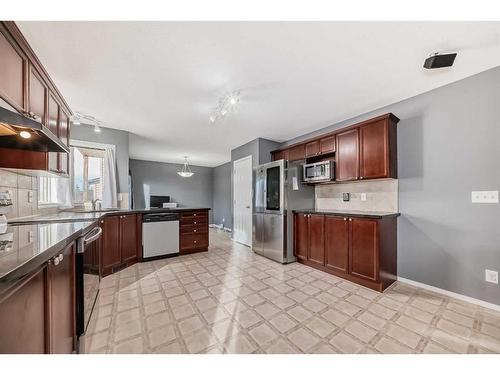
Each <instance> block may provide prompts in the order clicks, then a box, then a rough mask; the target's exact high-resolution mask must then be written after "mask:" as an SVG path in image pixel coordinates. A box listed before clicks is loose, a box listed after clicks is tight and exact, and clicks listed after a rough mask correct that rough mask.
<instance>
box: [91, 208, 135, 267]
mask: <svg viewBox="0 0 500 375" xmlns="http://www.w3.org/2000/svg"><path fill="white" fill-rule="evenodd" d="M140 218H141V215H138V214H125V215H110V216H106V217H105V218H104V219H103V220H101V221H100V225H101V226H102V233H103V234H102V238H101V246H100V247H101V276H107V275H110V274H112V273H113V272H115V271H119V270H121V269H123V268H125V267H128V266H130V265H132V264H134V263H137V261H138V260H139V258H140V253H141V238H140V237H141V236H140V234H141V230H140V228H141V225H142V220H139V219H140Z"/></svg>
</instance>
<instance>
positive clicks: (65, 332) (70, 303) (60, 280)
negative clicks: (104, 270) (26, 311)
mask: <svg viewBox="0 0 500 375" xmlns="http://www.w3.org/2000/svg"><path fill="white" fill-rule="evenodd" d="M60 254H61V255H62V256H61V255H59V256H58V257H59V259H58V260H59V262H58V264H57V265H56V263H55V262H54V261H52V262H50V263H49V268H48V275H49V290H50V315H51V319H50V321H51V324H50V331H51V334H50V352H51V353H56V354H70V353H73V351H74V350H75V349H76V345H75V344H76V325H75V322H76V309H75V301H76V296H75V245H74V244H71V245H70V246H68V247H67V248H66V249H64V251H62V252H61V253H60Z"/></svg>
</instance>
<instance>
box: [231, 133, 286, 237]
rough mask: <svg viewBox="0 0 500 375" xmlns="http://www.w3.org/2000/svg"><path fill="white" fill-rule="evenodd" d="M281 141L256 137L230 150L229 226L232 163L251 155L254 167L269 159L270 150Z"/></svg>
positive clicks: (274, 148) (278, 145) (275, 147)
mask: <svg viewBox="0 0 500 375" xmlns="http://www.w3.org/2000/svg"><path fill="white" fill-rule="evenodd" d="M280 145H281V143H279V142H275V141H271V140H269V139H264V138H256V139H254V140H253V141H250V142H248V143H245V144H244V145H241V146H239V147H237V148H234V149H232V150H231V174H230V178H231V179H230V181H229V184H230V186H231V226H230V227H231V228H232V227H233V222H232V219H233V205H232V202H233V180H232V178H233V163H234V161H236V160H238V159H241V158H244V157H245V156H248V155H252V165H253V166H254V167H255V166H257V165H260V164H264V163H268V162H270V161H271V153H270V152H271V151H272V150H276V149H277V148H278V147H280Z"/></svg>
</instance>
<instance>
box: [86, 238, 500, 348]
mask: <svg viewBox="0 0 500 375" xmlns="http://www.w3.org/2000/svg"><path fill="white" fill-rule="evenodd" d="M101 288H102V289H101V291H100V297H99V299H98V302H97V305H98V307H97V309H96V311H95V314H94V315H93V317H92V320H91V323H90V328H89V331H90V333H89V335H88V347H89V352H90V353H500V312H496V311H492V310H487V309H484V308H481V307H478V306H475V305H471V304H467V303H464V302H461V301H458V300H454V299H450V298H447V297H445V296H442V295H439V294H434V293H430V292H428V291H425V290H422V289H418V288H414V287H411V286H409V285H406V284H402V283H396V284H394V285H393V286H392V287H391V288H389V289H388V290H386V291H385V292H384V293H383V294H381V293H376V292H373V291H371V290H369V289H366V288H363V287H360V286H358V285H356V284H353V283H350V282H348V281H344V280H343V279H340V278H337V277H334V276H332V275H328V274H325V273H323V272H319V271H316V270H314V269H313V268H310V267H307V266H304V265H301V264H298V263H294V264H289V265H281V264H278V263H275V262H272V261H270V260H268V259H266V258H263V257H260V256H257V255H255V254H253V253H252V251H251V250H250V249H248V248H247V247H245V246H241V245H238V244H235V243H233V242H232V241H231V240H230V239H229V237H228V236H227V234H224V233H221V232H218V231H215V230H211V233H210V249H209V251H208V252H207V253H201V254H194V255H187V256H180V257H176V258H170V259H167V260H159V261H153V262H147V263H139V264H136V265H134V266H132V267H129V268H127V269H125V270H123V271H120V272H119V273H116V274H114V275H111V276H108V277H106V278H104V279H103V281H102V285H101Z"/></svg>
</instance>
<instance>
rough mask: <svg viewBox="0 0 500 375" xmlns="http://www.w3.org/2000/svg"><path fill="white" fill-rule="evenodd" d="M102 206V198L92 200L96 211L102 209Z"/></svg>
mask: <svg viewBox="0 0 500 375" xmlns="http://www.w3.org/2000/svg"><path fill="white" fill-rule="evenodd" d="M97 204H99V208H97ZM101 208H102V200H100V199H99V198H96V199H94V200H93V201H92V209H93V210H94V211H98V210H101Z"/></svg>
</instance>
